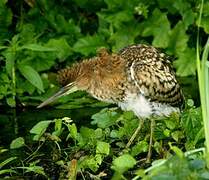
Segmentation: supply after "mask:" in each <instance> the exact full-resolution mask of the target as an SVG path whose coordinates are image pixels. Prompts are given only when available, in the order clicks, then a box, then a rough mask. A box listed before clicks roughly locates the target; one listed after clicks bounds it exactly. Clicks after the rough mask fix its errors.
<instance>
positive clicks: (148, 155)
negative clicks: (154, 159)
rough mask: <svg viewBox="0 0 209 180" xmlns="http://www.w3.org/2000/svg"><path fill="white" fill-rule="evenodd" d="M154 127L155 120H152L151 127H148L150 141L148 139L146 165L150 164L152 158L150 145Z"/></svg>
mask: <svg viewBox="0 0 209 180" xmlns="http://www.w3.org/2000/svg"><path fill="white" fill-rule="evenodd" d="M154 127H155V120H154V118H152V119H151V125H150V139H149V148H148V153H147V163H149V162H150V159H151V156H152V143H153V135H154Z"/></svg>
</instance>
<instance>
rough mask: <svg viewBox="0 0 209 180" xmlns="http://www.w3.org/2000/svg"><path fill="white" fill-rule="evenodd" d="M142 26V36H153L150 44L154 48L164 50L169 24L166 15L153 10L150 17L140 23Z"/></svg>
mask: <svg viewBox="0 0 209 180" xmlns="http://www.w3.org/2000/svg"><path fill="white" fill-rule="evenodd" d="M140 26H143V28H144V29H143V31H142V36H144V37H146V36H154V39H153V42H152V44H153V45H154V46H156V47H162V48H166V47H167V46H168V42H169V32H170V23H169V21H168V18H167V16H166V13H162V12H161V11H160V10H159V9H155V10H154V11H153V13H152V16H151V17H150V18H148V19H147V21H144V22H143V23H141V25H140Z"/></svg>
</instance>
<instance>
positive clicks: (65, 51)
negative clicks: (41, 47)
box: [46, 38, 72, 60]
mask: <svg viewBox="0 0 209 180" xmlns="http://www.w3.org/2000/svg"><path fill="white" fill-rule="evenodd" d="M46 47H48V48H52V49H54V50H55V51H56V55H57V57H58V58H59V59H61V60H64V59H66V58H67V57H68V56H70V55H71V54H72V48H71V47H70V46H69V44H68V43H67V41H66V39H65V38H60V39H50V40H49V41H48V43H47V44H46Z"/></svg>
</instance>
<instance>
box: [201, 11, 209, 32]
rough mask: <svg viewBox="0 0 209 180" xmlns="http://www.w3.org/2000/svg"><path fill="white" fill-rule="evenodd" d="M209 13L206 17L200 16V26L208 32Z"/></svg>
mask: <svg viewBox="0 0 209 180" xmlns="http://www.w3.org/2000/svg"><path fill="white" fill-rule="evenodd" d="M208 22H209V15H208V16H206V17H202V21H201V24H200V27H203V29H204V31H205V32H206V33H207V34H209V23H208Z"/></svg>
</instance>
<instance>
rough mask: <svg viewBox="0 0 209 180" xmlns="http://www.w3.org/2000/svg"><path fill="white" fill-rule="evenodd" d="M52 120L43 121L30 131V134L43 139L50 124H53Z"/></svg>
mask: <svg viewBox="0 0 209 180" xmlns="http://www.w3.org/2000/svg"><path fill="white" fill-rule="evenodd" d="M51 122H52V121H51V120H46V121H41V122H39V123H38V124H36V125H35V126H33V128H32V129H31V130H30V133H32V134H36V135H38V136H39V137H41V136H42V135H43V134H44V132H45V131H46V129H47V128H48V126H49V124H50V123H51Z"/></svg>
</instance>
